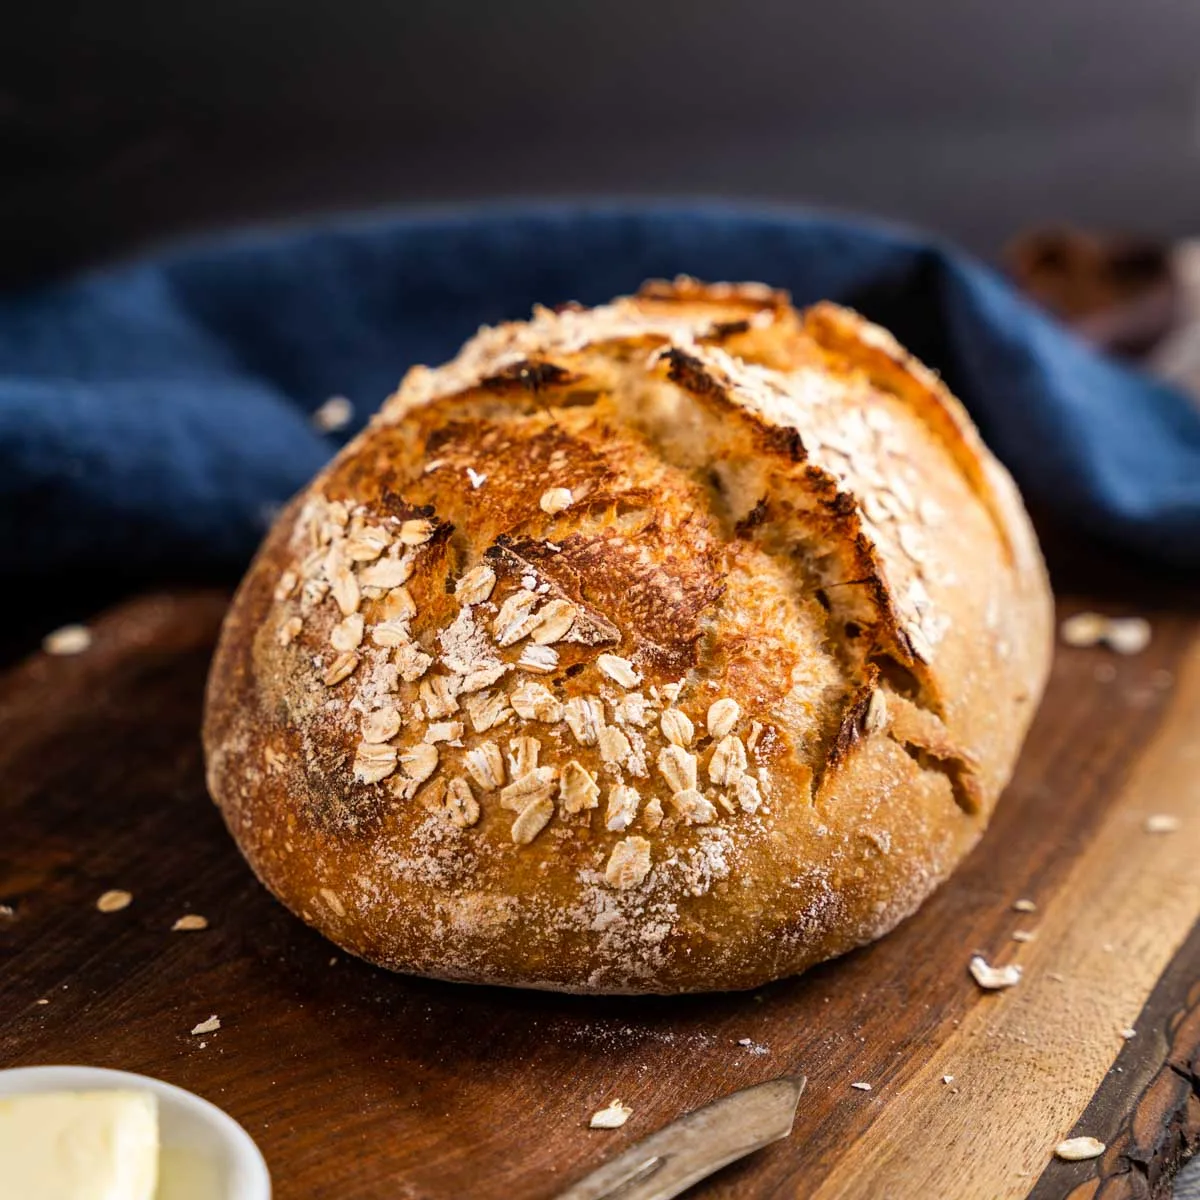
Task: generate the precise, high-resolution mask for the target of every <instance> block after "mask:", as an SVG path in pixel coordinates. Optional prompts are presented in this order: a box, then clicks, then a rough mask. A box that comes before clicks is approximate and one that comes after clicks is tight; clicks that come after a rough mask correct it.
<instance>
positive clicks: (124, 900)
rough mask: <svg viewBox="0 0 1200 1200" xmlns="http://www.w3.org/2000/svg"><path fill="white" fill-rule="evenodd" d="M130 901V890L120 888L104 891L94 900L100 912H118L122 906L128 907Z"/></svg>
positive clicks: (131, 895)
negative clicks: (125, 890)
mask: <svg viewBox="0 0 1200 1200" xmlns="http://www.w3.org/2000/svg"><path fill="white" fill-rule="evenodd" d="M132 903H133V893H132V892H123V891H121V890H120V888H114V889H113V890H112V891H111V892H105V893H104V895H103V896H101V897H100V899H99V900H97V901H96V907H97V908H98V909H99V910H100V911H101V912H102V913H115V912H120V911H121V909H123V908H128V907H129V906H130V905H131V904H132Z"/></svg>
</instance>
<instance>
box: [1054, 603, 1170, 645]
mask: <svg viewBox="0 0 1200 1200" xmlns="http://www.w3.org/2000/svg"><path fill="white" fill-rule="evenodd" d="M1150 635H1151V629H1150V622H1149V621H1147V620H1146V619H1145V617H1106V616H1104V614H1103V613H1094V612H1081V613H1075V615H1074V616H1071V617H1068V618H1067V619H1066V620H1065V621H1064V622H1063V623H1062V625H1061V626H1060V628H1059V636H1060V637H1061V638H1062V640H1063V641H1064V642H1065V643H1066V644H1067V645H1068V646H1077V647H1079V646H1098V645H1100V643H1104V645H1106V646H1108V648H1109V649H1110V650H1115V651H1116V652H1117V653H1118V654H1140V653H1141V652H1142V651H1143V650H1145V648H1146V647H1147V646H1148V645H1149V644H1150Z"/></svg>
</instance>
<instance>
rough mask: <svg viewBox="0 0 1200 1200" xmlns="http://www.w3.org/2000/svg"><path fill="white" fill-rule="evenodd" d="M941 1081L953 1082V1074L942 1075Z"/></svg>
mask: <svg viewBox="0 0 1200 1200" xmlns="http://www.w3.org/2000/svg"><path fill="white" fill-rule="evenodd" d="M942 1082H943V1083H953V1082H954V1076H953V1075H943V1076H942Z"/></svg>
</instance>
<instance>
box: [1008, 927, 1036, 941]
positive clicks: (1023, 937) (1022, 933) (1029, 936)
mask: <svg viewBox="0 0 1200 1200" xmlns="http://www.w3.org/2000/svg"><path fill="white" fill-rule="evenodd" d="M1035 937H1037V934H1036V933H1034V931H1033V930H1032V929H1014V930H1013V935H1012V939H1013V941H1014V942H1032V941H1033V939H1034V938H1035Z"/></svg>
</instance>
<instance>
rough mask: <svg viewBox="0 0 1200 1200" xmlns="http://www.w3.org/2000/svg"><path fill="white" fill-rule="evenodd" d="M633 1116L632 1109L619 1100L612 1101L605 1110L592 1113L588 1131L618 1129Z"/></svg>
mask: <svg viewBox="0 0 1200 1200" xmlns="http://www.w3.org/2000/svg"><path fill="white" fill-rule="evenodd" d="M631 1116H633V1109H632V1108H630V1107H629V1106H628V1105H627V1104H622V1103H621V1101H620V1100H614V1101H612V1103H611V1104H609V1105H608V1107H607V1108H601V1109H599V1110H598V1111H596V1112H594V1113H592V1119H591V1120H590V1121H589V1122H588V1128H589V1129H620V1128H621V1126H622V1125H624V1124H625V1122H626V1121H628V1120H629V1118H630V1117H631Z"/></svg>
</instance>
